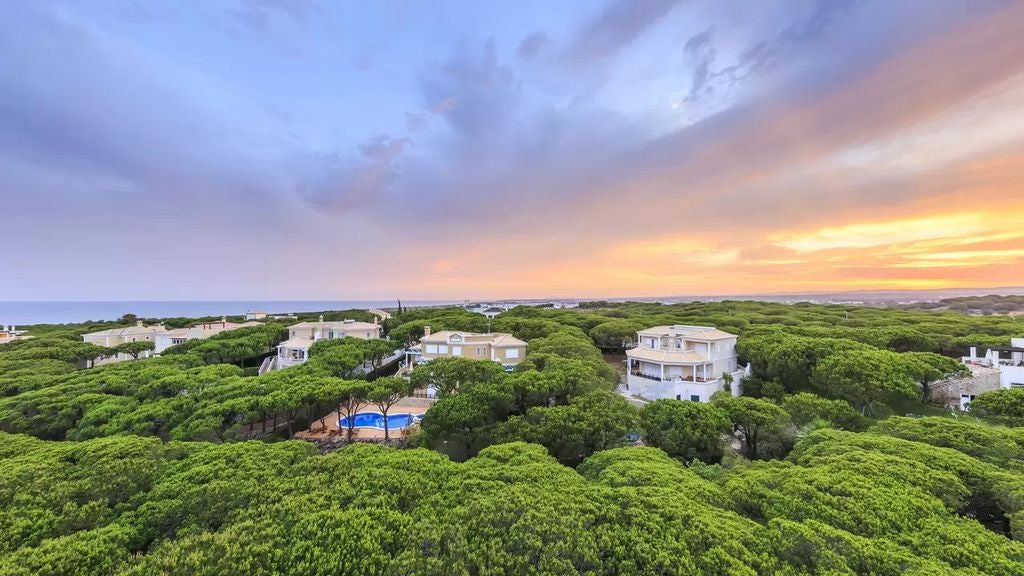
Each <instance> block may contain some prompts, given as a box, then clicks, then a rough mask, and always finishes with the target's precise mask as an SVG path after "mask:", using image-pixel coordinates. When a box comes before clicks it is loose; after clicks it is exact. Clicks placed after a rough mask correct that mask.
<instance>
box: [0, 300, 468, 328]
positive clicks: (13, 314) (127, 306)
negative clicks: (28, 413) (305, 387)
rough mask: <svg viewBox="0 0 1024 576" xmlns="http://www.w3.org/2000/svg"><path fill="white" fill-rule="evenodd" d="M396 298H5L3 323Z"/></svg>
mask: <svg viewBox="0 0 1024 576" xmlns="http://www.w3.org/2000/svg"><path fill="white" fill-rule="evenodd" d="M452 303H454V301H451V300H409V301H404V300H403V301H402V305H403V306H436V305H441V304H452ZM397 305H398V303H397V301H395V300H210V301H198V300H197V301H180V302H144V301H137V302H131V301H126V302H3V301H0V326H5V325H11V324H13V325H15V326H24V325H29V324H72V323H78V322H87V321H90V320H97V321H99V320H117V319H118V318H120V317H121V316H124V315H125V314H135V315H136V316H138V317H139V318H176V317H189V318H193V317H198V316H238V315H241V314H245V313H246V312H248V311H250V310H262V311H264V312H268V313H271V314H283V313H287V312H316V311H319V310H347V309H351V308H361V309H366V308H394V307H395V306H397Z"/></svg>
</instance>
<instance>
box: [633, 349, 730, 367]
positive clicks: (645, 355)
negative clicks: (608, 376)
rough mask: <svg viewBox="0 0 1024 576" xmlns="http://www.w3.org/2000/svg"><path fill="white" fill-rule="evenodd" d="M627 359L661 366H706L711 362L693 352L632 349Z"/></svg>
mask: <svg viewBox="0 0 1024 576" xmlns="http://www.w3.org/2000/svg"><path fill="white" fill-rule="evenodd" d="M626 357H627V358H630V359H635V360H646V361H648V362H658V363H661V364H666V363H677V364H706V363H708V362H711V360H709V359H708V358H707V357H705V356H704V355H703V354H698V353H696V352H694V351H692V350H651V349H650V348H630V349H629V350H626Z"/></svg>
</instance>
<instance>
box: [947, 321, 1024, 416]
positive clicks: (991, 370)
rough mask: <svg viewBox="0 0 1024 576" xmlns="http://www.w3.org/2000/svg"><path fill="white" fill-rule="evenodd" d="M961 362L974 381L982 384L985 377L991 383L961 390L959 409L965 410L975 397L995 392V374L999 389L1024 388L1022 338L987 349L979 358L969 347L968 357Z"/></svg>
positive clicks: (1023, 346)
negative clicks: (969, 370)
mask: <svg viewBox="0 0 1024 576" xmlns="http://www.w3.org/2000/svg"><path fill="white" fill-rule="evenodd" d="M1004 353H1005V356H1004ZM961 361H962V362H963V363H964V364H966V365H967V367H968V368H970V369H971V373H972V375H973V377H974V378H973V380H974V381H977V382H983V383H984V381H985V380H986V376H987V377H988V378H987V380H990V381H991V383H990V384H988V385H987V386H985V385H983V384H982V385H975V386H972V387H969V388H967V389H964V390H961V394H960V406H961V408H966V406H967V404H968V403H970V401H971V400H974V397H975V396H976V395H978V394H981V393H982V392H988V391H989V390H995V389H996V387H995V381H996V377H997V374H998V380H999V388H1024V338H1011V339H1010V345H1009V346H997V347H992V348H989V349H988V352H986V353H985V355H984V356H981V357H979V356H978V348H977V347H976V346H971V349H970V356H965V357H963V358H961ZM972 383H973V382H972Z"/></svg>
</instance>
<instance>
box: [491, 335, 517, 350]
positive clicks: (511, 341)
mask: <svg viewBox="0 0 1024 576" xmlns="http://www.w3.org/2000/svg"><path fill="white" fill-rule="evenodd" d="M491 346H495V347H497V348H508V347H511V346H526V342H524V341H522V340H520V339H519V338H516V337H515V336H512V335H510V334H501V335H499V336H498V337H497V338H495V339H494V340H491Z"/></svg>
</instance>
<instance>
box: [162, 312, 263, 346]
mask: <svg viewBox="0 0 1024 576" xmlns="http://www.w3.org/2000/svg"><path fill="white" fill-rule="evenodd" d="M261 325H262V324H261V323H259V322H244V323H242V324H235V323H234V322H228V320H227V318H221V319H220V320H219V321H217V322H203V323H200V324H195V325H193V326H190V327H188V328H177V329H174V330H167V331H165V332H157V333H155V334H154V335H153V343H154V344H155V345H156V348H155V349H154V350H153V352H154V353H156V354H160V353H161V352H163V351H164V350H166V349H168V348H170V347H171V346H174V345H175V344H181V343H182V342H185V341H186V340H205V339H206V338H209V337H210V336H213V335H216V334H220V333H221V332H227V331H229V330H237V329H239V328H247V327H249V326H261Z"/></svg>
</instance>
